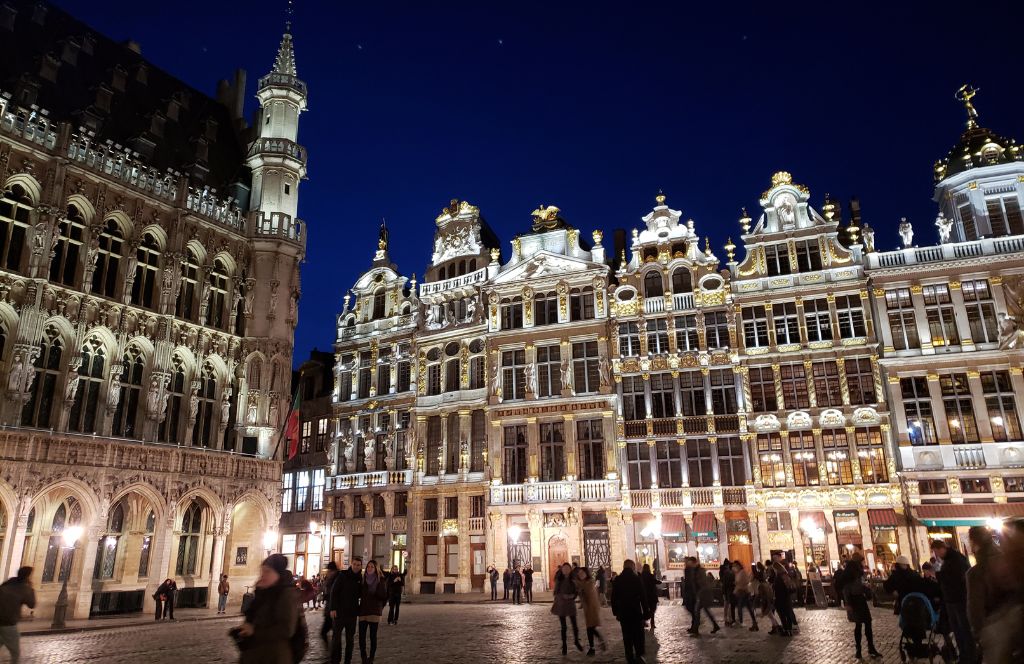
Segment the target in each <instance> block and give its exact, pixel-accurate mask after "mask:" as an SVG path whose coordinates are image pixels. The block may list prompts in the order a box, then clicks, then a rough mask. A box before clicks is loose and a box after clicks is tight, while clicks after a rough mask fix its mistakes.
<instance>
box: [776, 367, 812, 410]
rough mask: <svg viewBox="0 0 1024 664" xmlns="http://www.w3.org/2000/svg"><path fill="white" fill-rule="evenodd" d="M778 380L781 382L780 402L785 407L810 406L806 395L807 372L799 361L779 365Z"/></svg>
mask: <svg viewBox="0 0 1024 664" xmlns="http://www.w3.org/2000/svg"><path fill="white" fill-rule="evenodd" d="M779 382H780V383H781V384H782V402H783V403H784V404H785V406H786V408H810V407H811V402H810V399H809V398H808V396H807V372H806V371H805V370H804V365H803V364H802V363H800V362H795V363H793V364H783V365H780V366H779Z"/></svg>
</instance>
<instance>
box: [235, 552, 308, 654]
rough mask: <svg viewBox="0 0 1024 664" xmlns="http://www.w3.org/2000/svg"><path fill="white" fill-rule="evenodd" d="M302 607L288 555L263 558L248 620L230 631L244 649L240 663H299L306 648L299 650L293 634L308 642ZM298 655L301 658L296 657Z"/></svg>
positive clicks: (247, 612)
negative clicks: (294, 642)
mask: <svg viewBox="0 0 1024 664" xmlns="http://www.w3.org/2000/svg"><path fill="white" fill-rule="evenodd" d="M300 619H302V612H301V611H300V610H299V591H298V589H296V588H295V584H294V583H293V582H292V576H291V574H290V573H289V572H288V559H287V558H285V557H284V556H283V555H281V554H280V553H275V554H273V555H271V556H269V557H268V558H267V559H266V560H264V561H263V564H262V565H261V566H260V577H259V579H258V580H257V581H256V592H255V597H254V598H253V600H252V603H251V604H250V605H249V607H248V608H247V609H246V611H245V622H243V623H242V624H241V625H239V626H238V627H235V628H233V629H232V630H231V631H230V632H229V634H230V635H231V636H232V637H233V638H234V639H235V642H236V644H237V645H238V648H239V650H241V657H240V659H239V662H240V664H296V662H299V661H300V660H301V658H302V657H303V656H305V654H306V653H305V652H304V651H302V648H301V646H300V647H299V648H298V650H300V651H301V652H296V647H295V645H294V644H293V637H301V639H302V641H303V642H305V640H306V639H305V635H304V632H305V620H304V619H302V620H301V623H302V624H301V626H300V624H299V623H300ZM296 656H298V659H297V658H296Z"/></svg>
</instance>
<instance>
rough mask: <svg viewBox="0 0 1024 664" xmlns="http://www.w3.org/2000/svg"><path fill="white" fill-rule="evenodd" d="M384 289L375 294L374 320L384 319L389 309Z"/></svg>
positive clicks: (379, 289)
mask: <svg viewBox="0 0 1024 664" xmlns="http://www.w3.org/2000/svg"><path fill="white" fill-rule="evenodd" d="M386 295H387V294H386V293H385V292H384V289H383V288H378V289H377V290H376V291H375V292H374V294H373V320H380V319H381V318H384V316H385V311H386V309H387V297H386Z"/></svg>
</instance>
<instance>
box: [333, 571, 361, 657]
mask: <svg viewBox="0 0 1024 664" xmlns="http://www.w3.org/2000/svg"><path fill="white" fill-rule="evenodd" d="M362 571H363V559H362V558H361V557H360V556H352V560H351V561H350V563H349V567H348V569H346V570H342V571H340V572H338V575H337V576H336V577H335V578H334V585H333V586H332V587H331V622H332V628H333V630H334V635H333V638H332V639H331V652H330V658H329V661H330V664H340V662H341V639H342V634H344V637H345V664H352V645H353V642H354V640H355V634H356V620H357V619H358V617H359V601H360V598H361V596H362V580H363V579H362Z"/></svg>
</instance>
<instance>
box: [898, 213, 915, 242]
mask: <svg viewBox="0 0 1024 664" xmlns="http://www.w3.org/2000/svg"><path fill="white" fill-rule="evenodd" d="M900 239H901V240H903V247H904V248H909V247H911V246H913V244H914V227H913V226H912V225H911V224H910V222H909V221H907V218H906V217H902V218H901V219H900Z"/></svg>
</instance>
